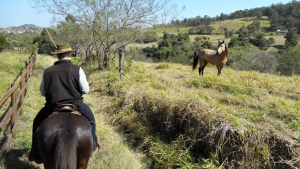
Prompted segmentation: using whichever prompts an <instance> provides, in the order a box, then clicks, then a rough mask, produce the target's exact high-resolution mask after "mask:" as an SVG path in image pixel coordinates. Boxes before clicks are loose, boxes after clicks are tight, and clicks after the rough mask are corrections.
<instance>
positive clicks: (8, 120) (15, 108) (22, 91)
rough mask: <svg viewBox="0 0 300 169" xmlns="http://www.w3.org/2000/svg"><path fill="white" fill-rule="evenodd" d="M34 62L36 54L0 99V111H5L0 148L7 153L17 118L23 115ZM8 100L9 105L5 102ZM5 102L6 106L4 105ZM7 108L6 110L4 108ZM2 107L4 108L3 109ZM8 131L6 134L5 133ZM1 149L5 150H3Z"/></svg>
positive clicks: (0, 131) (13, 137)
mask: <svg viewBox="0 0 300 169" xmlns="http://www.w3.org/2000/svg"><path fill="white" fill-rule="evenodd" d="M35 61H36V53H35V52H34V53H32V54H31V55H30V57H29V59H28V60H27V61H26V64H25V70H24V72H23V73H22V74H21V75H20V77H19V78H18V80H17V82H15V83H14V84H11V88H10V89H9V90H8V91H7V92H6V94H5V95H4V96H2V98H1V99H0V110H5V111H4V113H3V114H2V116H1V117H0V133H1V136H0V137H1V140H0V148H1V150H2V151H3V150H4V152H7V151H8V149H9V147H10V143H11V141H12V139H15V138H16V128H17V123H16V121H17V119H18V116H19V115H21V114H22V113H23V104H24V100H25V99H26V97H27V92H28V84H29V81H30V78H31V75H32V72H33V68H34V64H35ZM9 100H10V103H9V102H7V101H9ZM6 102H7V103H8V104H6ZM5 106H7V108H5ZM3 107H4V108H3ZM5 131H8V132H5ZM3 147H4V148H5V149H3Z"/></svg>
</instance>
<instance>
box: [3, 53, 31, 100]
mask: <svg viewBox="0 0 300 169" xmlns="http://www.w3.org/2000/svg"><path fill="white" fill-rule="evenodd" d="M29 56H30V55H29V54H16V53H12V52H2V53H0V77H1V80H0V97H1V96H3V95H4V94H5V93H6V92H7V91H8V89H9V88H10V87H11V86H10V85H11V84H12V83H14V82H15V80H17V78H18V77H17V76H18V74H19V73H20V72H21V71H22V70H24V68H25V62H26V61H27V60H28V58H29Z"/></svg>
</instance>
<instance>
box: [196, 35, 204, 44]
mask: <svg viewBox="0 0 300 169" xmlns="http://www.w3.org/2000/svg"><path fill="white" fill-rule="evenodd" d="M194 40H195V41H196V42H201V43H202V42H203V38H202V37H201V36H196V37H195V38H194Z"/></svg>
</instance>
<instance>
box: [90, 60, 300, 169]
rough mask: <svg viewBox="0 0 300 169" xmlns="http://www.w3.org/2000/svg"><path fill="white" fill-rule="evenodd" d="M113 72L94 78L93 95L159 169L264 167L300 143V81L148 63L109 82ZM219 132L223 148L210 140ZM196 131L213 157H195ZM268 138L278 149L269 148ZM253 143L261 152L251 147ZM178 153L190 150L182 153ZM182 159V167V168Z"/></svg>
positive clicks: (136, 64) (140, 64)
mask: <svg viewBox="0 0 300 169" xmlns="http://www.w3.org/2000/svg"><path fill="white" fill-rule="evenodd" d="M166 64H168V66H167V65H166ZM107 74H115V75H116V76H117V72H114V71H105V72H96V73H93V74H91V76H90V81H92V82H93V84H92V90H94V91H95V95H98V96H99V97H101V98H103V99H104V100H102V102H103V104H104V105H106V108H105V109H106V112H107V113H109V115H110V116H113V117H114V118H113V120H112V121H113V122H114V124H115V125H117V126H119V127H120V128H121V129H124V130H126V133H127V134H129V135H130V138H131V141H132V142H134V144H137V143H140V144H141V146H142V147H143V149H146V151H147V152H148V154H149V155H150V157H152V159H153V160H154V165H155V166H156V167H158V168H159V167H162V168H164V167H166V168H168V167H169V168H172V167H184V164H186V166H202V165H205V166H206V165H207V166H215V167H218V166H219V165H220V164H223V165H224V166H225V167H226V166H227V165H232V164H235V165H241V166H252V167H255V166H256V167H258V168H260V167H263V166H269V164H270V160H271V161H272V158H274V159H276V158H275V156H276V155H275V156H274V157H273V156H272V155H274V153H275V152H273V149H274V148H275V149H276V147H274V145H276V144H282V143H283V142H288V144H291V145H294V144H297V139H295V138H298V136H299V134H300V131H299V130H298V125H299V124H298V122H299V121H298V120H297V119H299V110H300V106H299V105H300V104H299V99H300V95H299V94H300V89H299V88H298V84H299V83H300V77H299V76H291V77H286V76H278V75H271V74H262V73H259V72H255V71H249V72H247V71H235V70H233V69H231V68H228V67H225V68H224V69H223V71H222V74H221V75H220V76H217V69H216V68H215V67H214V66H208V67H207V68H206V69H205V71H204V76H200V77H199V76H198V72H197V71H192V68H191V66H182V65H179V64H171V63H156V64H153V63H143V62H134V63H133V66H132V68H131V71H130V72H125V74H126V75H125V77H124V79H123V80H120V79H114V81H111V80H110V78H109V76H107ZM108 84H109V88H107V86H108ZM281 92H282V93H281ZM286 92H287V93H286ZM289 93H291V94H289ZM112 100H114V102H112ZM196 126H197V127H196ZM226 126H227V127H226ZM198 127H199V128H198ZM217 131H224V132H225V133H226V131H227V132H228V133H227V135H226V136H224V137H225V138H224V139H225V140H220V142H219V143H222V142H223V144H218V145H215V144H214V142H213V141H212V140H215V139H218V138H219V136H218V135H217V134H216V133H218V132H217ZM229 131H230V132H229ZM196 133H198V135H202V136H203V137H204V138H207V137H213V138H211V139H212V140H211V141H212V142H211V144H212V145H210V144H209V143H207V144H206V143H205V144H204V143H201V142H199V143H198V145H199V144H200V147H201V144H203V145H202V146H204V147H206V148H209V147H211V151H209V152H206V153H208V154H206V155H203V154H202V155H199V154H201V153H203V152H201V150H200V149H197V151H200V152H197V151H196V152H195V150H194V147H193V143H194V142H197V141H196V140H197V139H195V137H198V136H197V135H195V134H196ZM230 133H232V135H231V134H230ZM219 134H221V133H219ZM205 136H207V137H205ZM281 136H284V137H281ZM153 138H155V139H153ZM275 138H276V139H275ZM182 139H183V140H185V141H184V144H183V143H182V142H181V141H180V140H182ZM273 139H275V140H273ZM267 140H268V141H271V142H273V143H274V144H272V145H269V142H268V141H267ZM207 141H208V140H207ZM208 142H210V141H208ZM246 142H247V143H246ZM234 144H237V145H236V146H238V147H241V149H243V151H242V152H244V153H245V152H247V153H246V154H244V155H242V154H243V153H242V152H239V151H238V150H232V149H234V147H231V145H234ZM288 144H287V145H288ZM250 145H251V146H253V147H255V148H253V147H248V146H250ZM218 146H221V147H220V149H221V150H220V151H224V154H223V155H225V154H231V153H232V151H237V152H236V153H238V154H239V153H241V154H240V155H241V156H244V157H245V158H246V157H247V158H248V160H249V161H247V160H242V159H241V158H237V159H234V160H233V161H231V162H230V161H226V162H224V161H223V160H225V158H226V155H225V157H222V156H221V157H222V158H217V157H219V155H220V154H218V153H217V152H218V151H217V150H215V149H214V148H213V147H218ZM168 147H174V148H171V149H173V150H174V151H171V150H170V149H168ZM175 147H177V148H175ZM187 147H190V148H189V150H187ZM286 148H287V147H286ZM246 149H247V151H246ZM287 149H288V148H287ZM178 150H187V151H188V152H185V153H184V154H182V153H179V152H178ZM244 150H245V151H244ZM280 151H281V150H280ZM280 151H278V152H277V153H279V154H280V153H281V152H280ZM289 151H291V152H293V151H295V149H293V150H292V149H290V150H289ZM282 153H284V152H282ZM270 154H272V155H270ZM275 154H276V153H275ZM279 154H278V155H279ZM191 155H192V156H191ZM189 156H191V158H192V160H190V157H189ZM237 156H239V155H237ZM271 156H272V157H271ZM176 159H178V160H183V161H181V162H182V163H180V164H179V161H178V160H176ZM236 160H237V161H239V162H237V163H238V164H237V163H235V161H236ZM286 160H291V159H286ZM203 161H205V162H207V163H203ZM216 161H217V162H218V163H216ZM223 162H224V163H223ZM172 164H173V165H172ZM270 165H271V164H270Z"/></svg>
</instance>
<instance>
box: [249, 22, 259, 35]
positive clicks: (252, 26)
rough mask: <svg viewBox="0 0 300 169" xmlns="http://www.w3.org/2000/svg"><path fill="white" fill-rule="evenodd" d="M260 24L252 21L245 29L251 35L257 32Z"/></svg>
mask: <svg viewBox="0 0 300 169" xmlns="http://www.w3.org/2000/svg"><path fill="white" fill-rule="evenodd" d="M259 27H260V22H259V21H258V20H255V21H253V23H251V24H250V25H248V26H247V29H248V30H249V32H250V33H251V34H253V33H255V32H256V31H258V30H259Z"/></svg>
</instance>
